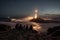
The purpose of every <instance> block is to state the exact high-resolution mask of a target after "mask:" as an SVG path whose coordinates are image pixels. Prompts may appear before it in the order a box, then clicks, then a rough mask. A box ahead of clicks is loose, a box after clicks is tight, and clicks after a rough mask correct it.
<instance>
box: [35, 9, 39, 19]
mask: <svg viewBox="0 0 60 40" xmlns="http://www.w3.org/2000/svg"><path fill="white" fill-rule="evenodd" d="M37 13H38V10H35V15H34V18H35V19H36V18H37V17H38V15H37Z"/></svg>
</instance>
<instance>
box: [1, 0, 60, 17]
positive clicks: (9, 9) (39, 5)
mask: <svg viewBox="0 0 60 40" xmlns="http://www.w3.org/2000/svg"><path fill="white" fill-rule="evenodd" d="M35 9H37V10H38V13H39V15H41V14H60V0H0V17H8V16H11V17H17V16H20V17H23V16H27V15H32V14H34V10H35Z"/></svg>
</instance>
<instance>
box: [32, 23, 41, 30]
mask: <svg viewBox="0 0 60 40" xmlns="http://www.w3.org/2000/svg"><path fill="white" fill-rule="evenodd" d="M32 24H33V29H34V30H36V31H39V30H41V29H42V28H41V24H38V23H35V22H33V23H32Z"/></svg>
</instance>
